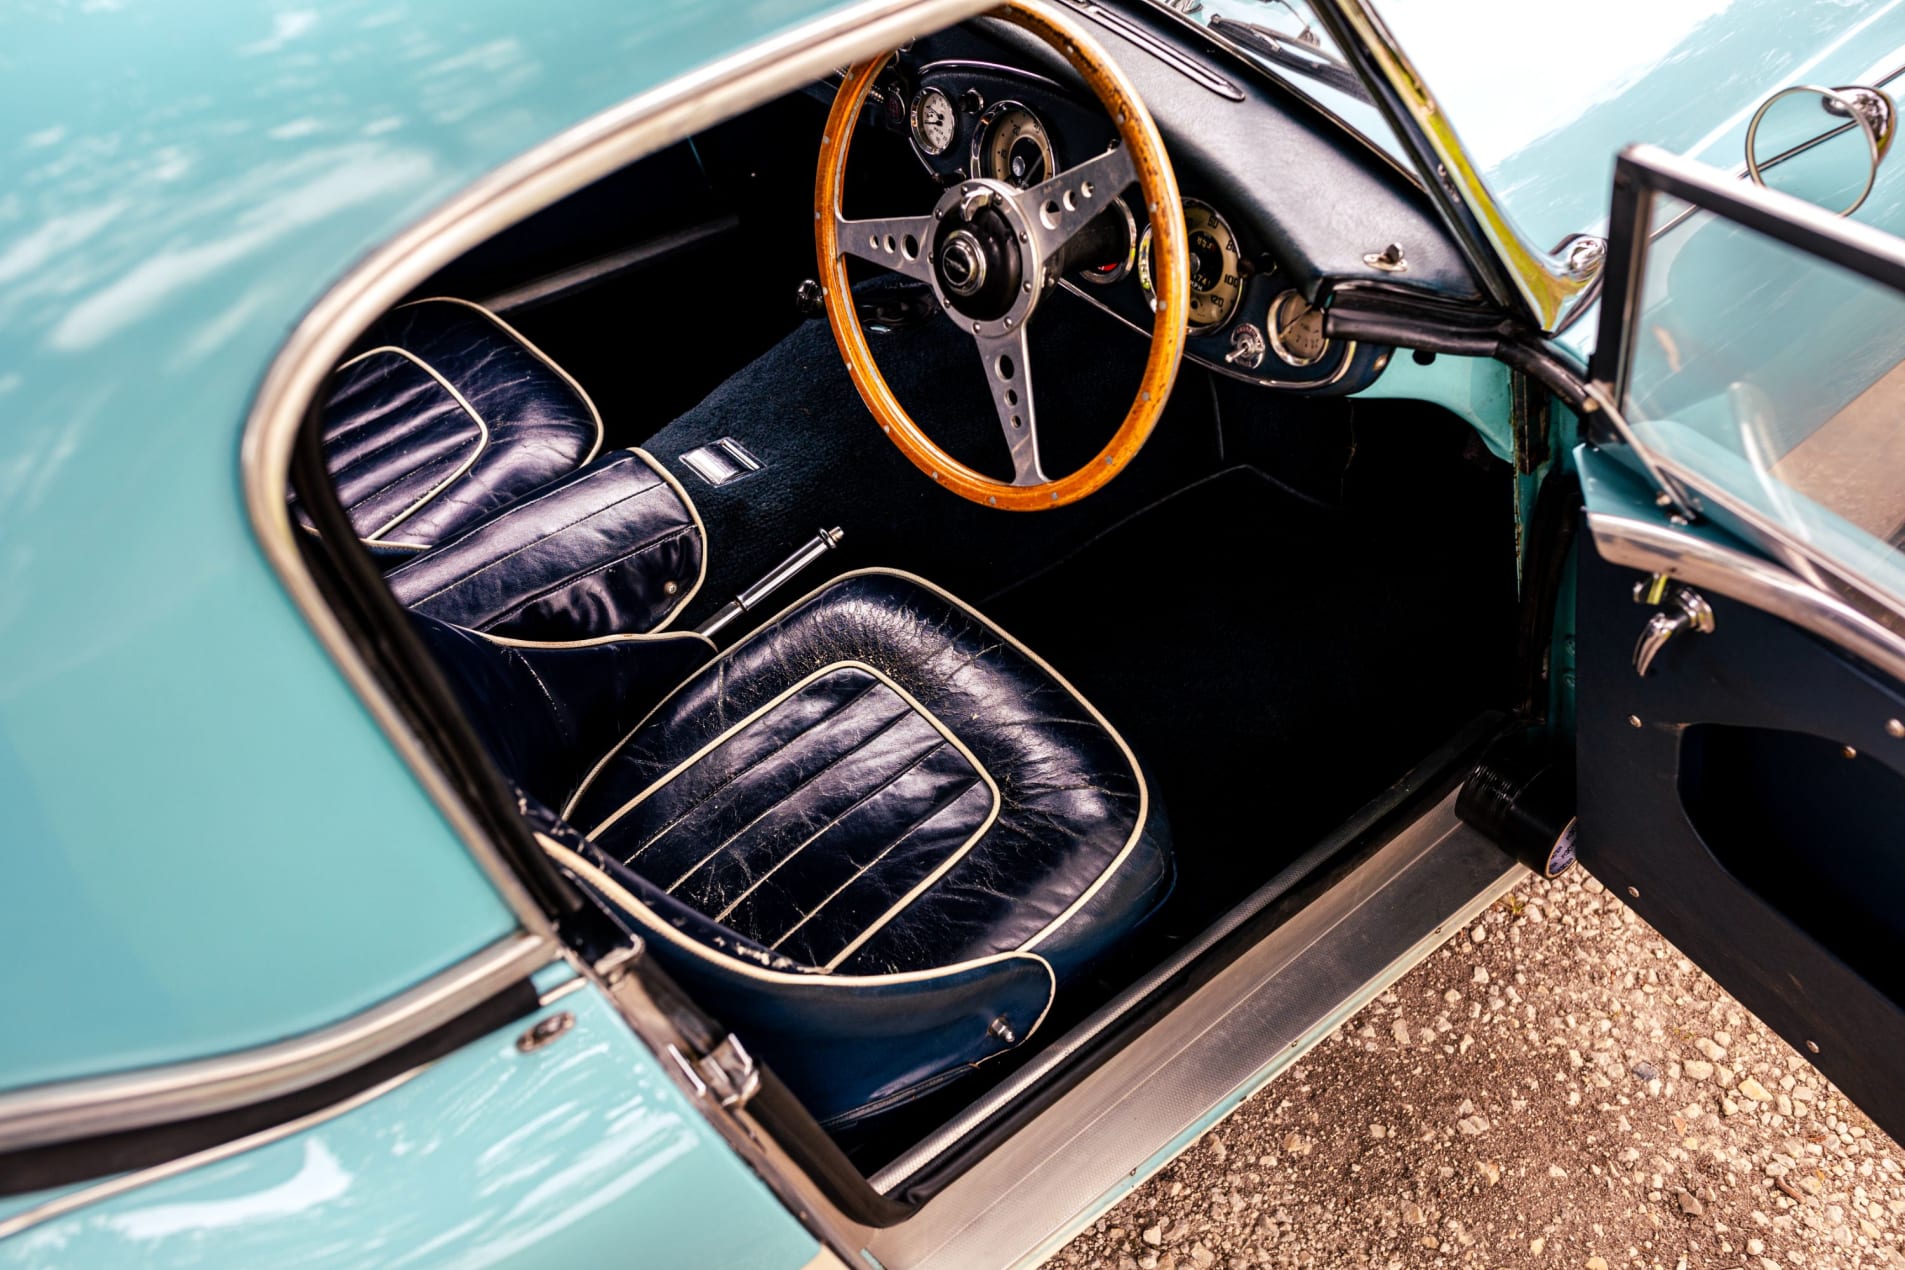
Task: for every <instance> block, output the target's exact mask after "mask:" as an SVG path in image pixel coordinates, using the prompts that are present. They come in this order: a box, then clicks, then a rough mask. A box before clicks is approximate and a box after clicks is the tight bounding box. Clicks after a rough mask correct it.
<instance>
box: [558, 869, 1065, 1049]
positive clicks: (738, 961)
mask: <svg viewBox="0 0 1905 1270" xmlns="http://www.w3.org/2000/svg"><path fill="white" fill-rule="evenodd" d="M536 842H537V843H538V844H539V845H541V847H542V849H543V850H544V851H546V852H547V853H548V854H549V857H550V858H551V859H552V860H554V861H555V862H556V863H557V864H560V865H561V866H562V867H563V868H565V869H568V870H569V871H570V872H571V873H574V874H575V875H576V876H577V877H579V878H581V879H583V880H584V881H586V882H587V883H588V884H589V885H590V886H592V887H594V888H595V889H596V890H598V891H600V892H602V893H603V894H604V895H606V896H608V897H609V898H610V899H611V900H613V901H615V904H616V907H618V908H621V909H623V910H625V911H626V912H627V913H628V914H629V916H631V917H633V918H634V919H635V920H636V921H637V922H639V923H640V924H641V925H642V927H643V928H644V929H645V930H646V931H648V932H649V933H650V934H651V935H652V936H653V937H655V938H657V939H660V940H661V941H662V942H664V943H666V944H668V945H670V946H671V947H674V948H677V949H679V950H681V951H682V952H685V953H687V954H688V955H690V956H692V957H694V958H696V959H697V960H700V961H705V962H708V963H710V964H712V965H716V966H720V967H722V968H723V969H726V970H732V971H734V972H735V973H737V974H739V975H740V976H741V977H742V978H745V979H757V980H759V981H761V982H763V983H772V984H778V985H780V986H782V987H812V988H877V987H885V986H892V985H898V984H907V983H928V982H931V981H932V980H934V979H945V978H950V977H952V976H954V975H958V974H963V973H964V972H966V971H969V970H978V969H980V968H982V967H985V966H991V965H996V964H998V963H1000V962H1005V961H1019V960H1029V961H1032V962H1034V963H1036V964H1038V965H1039V966H1042V967H1044V969H1045V975H1046V989H1045V1008H1044V1009H1043V1010H1041V1011H1039V1016H1038V1018H1036V1019H1034V1020H1033V1022H1032V1026H1031V1027H1029V1028H1027V1029H1026V1030H1025V1032H1024V1033H1023V1034H1022V1035H1021V1036H1020V1037H1019V1044H1020V1045H1022V1044H1024V1043H1025V1042H1026V1041H1027V1040H1029V1039H1031V1036H1032V1034H1033V1033H1034V1032H1036V1031H1038V1029H1039V1025H1040V1024H1041V1023H1044V1022H1045V1017H1046V1015H1048V1014H1050V1013H1051V1011H1052V1001H1053V999H1054V998H1055V997H1056V996H1057V995H1058V975H1057V972H1055V971H1054V970H1053V969H1052V963H1051V962H1049V961H1047V960H1046V959H1045V958H1043V957H1041V956H1039V955H1038V954H1037V953H1034V952H1027V951H1025V950H1024V949H1019V948H1015V949H1012V950H1010V951H1008V952H1002V953H991V954H989V955H987V956H984V957H975V958H973V959H972V960H971V961H961V962H956V963H954V964H953V965H950V966H934V967H932V968H931V969H929V970H902V971H898V972H896V973H893V974H883V975H836V974H811V973H810V974H795V973H792V972H790V971H786V970H769V969H767V968H766V967H765V966H757V965H754V964H753V963H751V962H749V961H746V960H743V959H742V958H740V957H736V956H733V955H731V954H727V953H721V952H717V951H716V950H715V949H712V948H710V947H708V946H707V945H706V944H703V943H701V942H700V941H699V940H695V939H690V938H689V937H688V936H686V935H684V934H682V933H681V932H680V931H678V930H676V929H675V928H674V927H673V926H672V925H670V924H669V923H668V922H665V921H663V920H662V919H661V918H660V916H658V915H657V914H656V913H655V911H654V910H653V909H651V908H649V907H648V905H646V904H644V903H643V902H642V901H641V900H640V899H639V898H637V897H636V895H635V893H634V892H632V891H630V890H629V889H628V888H627V887H625V886H623V885H622V884H621V883H620V882H618V881H616V880H615V879H614V878H613V877H611V876H610V875H609V874H607V873H605V872H603V871H602V870H601V869H600V868H598V867H597V866H596V865H595V864H594V863H592V862H591V861H589V860H588V859H586V858H584V857H583V856H580V855H577V854H576V853H575V852H574V851H571V850H570V849H569V848H568V847H565V846H563V845H562V844H561V843H560V842H557V841H556V840H555V839H554V838H551V837H550V836H549V835H547V834H544V833H538V834H537V835H536ZM1014 1048H1017V1047H1016V1046H1007V1047H1006V1048H1005V1049H1004V1050H1001V1051H1000V1053H1006V1052H1009V1051H1010V1050H1012V1049H1014ZM988 1057H991V1056H990V1055H989V1056H988Z"/></svg>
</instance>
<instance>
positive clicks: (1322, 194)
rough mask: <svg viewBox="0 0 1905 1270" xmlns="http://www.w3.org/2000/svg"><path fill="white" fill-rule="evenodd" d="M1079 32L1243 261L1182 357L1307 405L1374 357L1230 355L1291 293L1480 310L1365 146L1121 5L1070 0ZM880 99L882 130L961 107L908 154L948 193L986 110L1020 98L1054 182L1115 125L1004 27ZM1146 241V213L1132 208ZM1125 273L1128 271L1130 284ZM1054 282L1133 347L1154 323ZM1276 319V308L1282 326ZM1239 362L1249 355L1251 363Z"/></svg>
mask: <svg viewBox="0 0 1905 1270" xmlns="http://www.w3.org/2000/svg"><path fill="white" fill-rule="evenodd" d="M1070 3H1072V4H1073V5H1074V7H1076V8H1079V9H1080V10H1081V14H1080V16H1081V18H1084V19H1085V20H1087V21H1088V22H1089V23H1090V29H1091V30H1092V33H1093V34H1094V35H1095V36H1096V37H1097V38H1098V39H1099V42H1100V43H1101V44H1102V45H1103V46H1104V47H1105V48H1106V49H1107V51H1108V52H1110V54H1111V55H1112V57H1113V58H1115V59H1116V60H1117V62H1118V64H1119V66H1120V67H1121V68H1122V69H1123V70H1124V71H1125V73H1126V74H1127V75H1128V76H1129V78H1130V79H1131V80H1132V82H1133V84H1134V85H1135V86H1136V87H1137V89H1138V91H1139V93H1140V94H1141V95H1142V96H1143V98H1144V100H1145V103H1146V105H1147V106H1148V107H1149V109H1150V111H1151V114H1152V116H1153V118H1155V119H1156V121H1157V123H1158V127H1159V130H1160V131H1161V132H1162V134H1163V136H1164V139H1165V143H1166V145H1167V147H1168V148H1169V151H1170V154H1171V159H1172V165H1173V167H1174V168H1175V169H1176V172H1177V177H1178V184H1179V187H1180V190H1181V192H1182V193H1183V194H1184V195H1185V197H1186V198H1187V199H1194V200H1198V201H1200V202H1203V203H1206V204H1208V205H1210V206H1211V207H1213V208H1215V209H1216V210H1217V212H1218V213H1219V214H1220V215H1221V216H1222V218H1223V219H1224V220H1225V221H1227V222H1228V224H1229V227H1230V228H1231V230H1232V231H1233V232H1234V235H1235V238H1236V241H1237V244H1238V247H1239V248H1240V252H1241V255H1242V258H1243V263H1244V269H1243V275H1244V276H1243V277H1242V279H1241V290H1242V293H1243V294H1242V298H1241V300H1240V302H1239V304H1238V307H1237V311H1236V313H1235V314H1234V315H1232V316H1229V317H1228V318H1227V320H1226V321H1224V322H1223V323H1221V324H1219V325H1215V326H1213V327H1212V328H1211V329H1210V330H1208V331H1207V332H1201V333H1200V332H1194V333H1193V336H1192V338H1191V340H1190V341H1189V343H1188V346H1187V354H1188V355H1189V356H1191V357H1193V358H1194V359H1195V360H1197V361H1198V362H1200V363H1203V364H1204V365H1206V366H1209V367H1211V368H1212V369H1214V370H1217V371H1220V372H1222V373H1225V374H1228V375H1233V376H1236V377H1238V378H1242V379H1246V380H1250V381H1253V382H1257V383H1263V384H1268V385H1275V386H1285V387H1290V388H1296V389H1304V390H1309V391H1330V392H1353V391H1356V390H1357V389H1358V388H1360V387H1363V386H1364V385H1366V384H1367V383H1368V382H1369V381H1370V380H1371V379H1373V378H1374V376H1375V374H1376V373H1377V372H1379V371H1380V370H1381V368H1382V366H1383V364H1384V363H1385V361H1386V359H1387V355H1388V351H1389V350H1387V349H1376V348H1370V347H1369V346H1367V345H1365V346H1362V347H1360V348H1358V347H1355V346H1354V345H1349V344H1345V343H1342V342H1335V343H1333V344H1332V346H1331V347H1330V348H1329V349H1328V351H1327V352H1326V353H1325V355H1324V356H1322V357H1321V358H1319V359H1317V360H1315V361H1313V362H1311V363H1310V364H1309V365H1298V364H1293V363H1292V362H1291V361H1287V360H1285V359H1283V358H1281V357H1279V356H1278V350H1277V349H1276V347H1275V345H1274V342H1273V341H1271V340H1270V339H1268V338H1264V339H1263V341H1262V342H1263V343H1265V344H1266V345H1269V347H1267V348H1266V350H1265V352H1264V355H1263V360H1262V362H1261V364H1260V365H1258V366H1256V367H1254V368H1251V367H1248V366H1247V365H1243V364H1240V362H1239V361H1238V360H1237V357H1236V356H1234V355H1235V354H1236V353H1237V351H1238V349H1237V344H1235V343H1233V341H1239V342H1243V343H1246V344H1248V343H1251V342H1254V341H1253V339H1252V337H1251V333H1248V332H1242V331H1241V329H1240V328H1243V327H1245V326H1249V327H1253V328H1255V335H1256V336H1262V337H1267V336H1269V335H1270V334H1271V333H1273V332H1274V331H1276V330H1277V329H1279V328H1278V327H1277V326H1276V325H1275V324H1273V323H1272V322H1271V317H1270V315H1271V311H1272V309H1273V307H1274V306H1278V305H1280V304H1282V305H1289V306H1291V309H1298V308H1300V307H1302V306H1297V305H1295V304H1294V301H1293V299H1292V298H1290V297H1287V296H1286V293H1287V292H1290V291H1295V292H1296V293H1297V295H1298V296H1300V297H1301V298H1302V299H1303V300H1305V301H1308V302H1310V303H1321V304H1326V303H1327V302H1328V298H1329V296H1330V295H1331V293H1332V292H1333V291H1334V290H1335V289H1336V288H1338V287H1340V286H1343V285H1344V284H1354V285H1355V286H1356V287H1357V288H1376V289H1381V290H1390V291H1407V292H1413V293H1415V294H1417V295H1421V296H1427V297H1432V298H1434V299H1436V300H1437V301H1440V302H1441V303H1443V304H1445V305H1448V306H1451V307H1455V308H1463V307H1468V306H1474V307H1475V309H1476V310H1477V312H1478V313H1479V312H1480V311H1481V310H1482V309H1483V307H1484V300H1483V297H1482V293H1481V291H1480V288H1479V287H1478V286H1477V285H1476V283H1475V281H1474V279H1473V277H1472V276H1471V274H1470V273H1469V271H1468V268H1467V266H1466V265H1465V264H1464V262H1463V261H1462V258H1461V255H1460V253H1459V250H1458V249H1457V247H1456V245H1455V244H1454V243H1453V242H1452V241H1451V240H1450V238H1449V236H1448V234H1447V232H1446V231H1445V230H1444V229H1443V227H1442V226H1441V224H1440V222H1439V221H1438V220H1437V219H1436V215H1435V212H1434V210H1433V209H1432V207H1431V206H1430V204H1429V200H1428V198H1427V196H1426V195H1425V194H1424V193H1423V191H1422V190H1421V189H1420V187H1419V186H1417V185H1416V184H1415V182H1414V181H1413V180H1412V179H1411V178H1409V177H1408V176H1406V175H1404V174H1403V173H1402V172H1401V171H1399V170H1398V169H1397V168H1396V167H1395V165H1394V164H1393V163H1392V162H1391V161H1390V160H1389V159H1388V157H1387V156H1384V155H1381V154H1379V153H1377V152H1375V151H1374V150H1372V149H1371V147H1370V146H1369V144H1368V143H1367V142H1365V141H1364V140H1363V139H1361V138H1360V137H1356V136H1354V135H1352V134H1350V133H1349V132H1348V131H1347V130H1346V129H1344V128H1343V127H1342V125H1341V124H1339V123H1338V122H1337V121H1335V120H1334V119H1333V118H1331V117H1329V116H1328V115H1327V114H1325V113H1324V112H1322V111H1321V110H1320V109H1318V108H1317V107H1315V106H1314V105H1313V104H1312V103H1311V102H1309V101H1308V100H1307V99H1305V98H1303V97H1301V96H1300V95H1298V94H1297V93H1295V92H1293V91H1290V90H1289V89H1288V88H1287V87H1286V86H1284V85H1281V84H1279V83H1277V82H1276V81H1275V80H1273V79H1272V78H1270V77H1269V76H1267V75H1266V74H1264V73H1263V72H1262V71H1261V70H1260V69H1259V68H1256V67H1254V66H1251V65H1249V64H1246V63H1243V62H1242V61H1240V60H1239V59H1238V58H1237V57H1236V56H1235V55H1234V54H1232V53H1230V52H1229V51H1228V50H1225V49H1223V48H1221V47H1220V46H1218V45H1216V44H1215V43H1213V42H1211V41H1209V40H1208V39H1207V38H1204V37H1202V36H1201V35H1200V34H1199V32H1198V31H1197V29H1196V28H1195V27H1194V26H1193V25H1191V24H1186V23H1174V22H1170V21H1168V17H1169V15H1166V14H1162V13H1155V14H1154V13H1151V12H1149V9H1148V6H1144V5H1134V6H1131V7H1130V8H1128V9H1127V8H1122V7H1121V8H1119V9H1118V10H1116V11H1108V10H1106V9H1104V8H1102V7H1100V6H1099V5H1098V4H1096V3H1095V2H1094V0H1070ZM886 87H887V88H888V90H889V92H890V93H892V94H893V95H894V96H895V97H896V98H897V100H894V101H891V102H890V104H889V108H888V111H887V121H888V123H889V126H892V127H895V128H896V129H905V128H906V127H907V124H908V120H907V118H906V115H907V110H906V107H907V106H909V105H910V104H911V103H912V102H913V101H914V100H916V97H917V94H918V92H919V91H920V90H921V89H923V88H926V87H938V88H940V89H941V90H942V91H944V92H946V94H947V96H948V97H949V98H950V100H951V101H953V102H954V103H956V104H957V106H958V110H957V119H956V124H955V127H956V136H955V137H954V139H953V141H952V143H951V144H950V145H948V146H946V147H945V148H944V149H943V151H942V152H941V153H939V154H937V155H935V154H930V153H927V152H926V151H925V150H923V149H922V148H921V147H920V146H919V144H918V143H917V142H914V143H913V151H914V154H915V155H916V157H917V158H918V159H919V160H920V161H921V163H923V164H924V165H925V166H926V167H927V168H928V169H929V170H930V171H931V172H932V174H933V176H934V177H935V178H936V179H937V180H939V181H941V182H942V183H943V182H946V181H950V180H956V179H959V178H960V177H961V176H964V175H968V174H970V173H971V169H972V166H973V163H974V160H975V157H976V156H975V155H974V153H973V141H974V135H973V134H974V131H975V129H977V128H978V127H979V125H980V120H981V118H982V116H983V115H984V113H985V111H986V109H987V108H988V107H989V106H992V105H995V104H997V103H999V102H1002V101H1018V102H1021V103H1022V104H1023V105H1025V106H1026V107H1027V108H1029V109H1030V110H1031V111H1032V112H1033V114H1034V115H1035V116H1037V118H1038V119H1039V121H1040V122H1041V123H1042V124H1044V126H1045V129H1046V131H1047V132H1048V133H1049V135H1050V139H1051V148H1052V150H1053V151H1054V160H1055V164H1056V166H1057V167H1058V168H1059V169H1061V170H1062V169H1063V168H1065V167H1067V166H1070V165H1072V164H1075V163H1077V162H1079V161H1080V160H1082V159H1085V158H1089V157H1091V156H1092V155H1094V154H1096V153H1097V152H1098V151H1100V150H1101V149H1103V147H1104V146H1105V145H1106V144H1108V143H1109V141H1110V139H1111V137H1112V135H1113V133H1112V128H1111V125H1110V121H1109V120H1107V119H1105V118H1104V116H1103V113H1102V110H1101V108H1100V107H1099V106H1098V104H1097V102H1096V100H1095V99H1094V98H1093V97H1092V96H1091V95H1090V93H1089V92H1088V91H1087V90H1086V89H1085V88H1084V87H1083V85H1082V84H1080V83H1079V82H1078V81H1077V79H1076V77H1075V75H1074V74H1073V72H1072V71H1071V68H1070V67H1069V66H1068V65H1066V63H1065V62H1064V61H1063V59H1062V58H1060V57H1059V56H1058V55H1057V54H1055V53H1054V52H1052V50H1050V49H1049V48H1047V47H1046V46H1045V45H1044V44H1043V43H1041V42H1040V41H1038V40H1036V39H1035V38H1033V37H1031V36H1029V35H1026V34H1025V33H1024V32H1022V31H1019V30H1018V29H1017V28H1014V27H1010V26H1007V25H1006V24H1004V23H1001V22H997V21H992V20H988V19H983V18H982V19H977V20H975V21H972V22H968V23H965V24H963V25H961V26H959V27H955V28H952V29H950V30H947V31H943V32H940V33H939V34H937V35H934V36H930V37H927V38H924V39H921V40H919V41H917V42H916V43H915V44H913V45H912V46H910V47H909V48H908V49H907V50H905V51H904V53H903V54H902V56H901V58H900V60H899V62H898V63H897V65H896V67H895V68H894V70H893V71H892V72H890V77H889V80H888V81H887V85H886ZM1134 219H1135V220H1136V221H1137V228H1138V232H1139V233H1140V234H1141V233H1142V232H1143V228H1144V226H1143V217H1142V209H1135V211H1134ZM1391 243H1396V244H1400V245H1401V246H1402V248H1403V255H1404V258H1405V260H1406V262H1407V264H1406V268H1404V269H1403V270H1400V271H1394V270H1390V269H1384V268H1381V267H1379V266H1378V265H1377V264H1375V263H1372V262H1371V261H1369V260H1366V259H1365V257H1373V256H1377V255H1379V254H1380V253H1382V252H1383V251H1384V249H1385V248H1386V247H1387V246H1388V245H1389V244H1391ZM1134 275H1135V270H1134ZM1066 285H1067V286H1068V287H1070V288H1071V289H1072V290H1074V291H1075V292H1077V293H1079V294H1081V295H1083V296H1084V297H1085V298H1086V299H1087V300H1089V301H1091V302H1093V303H1095V304H1098V305H1100V306H1101V307H1104V308H1106V309H1108V310H1110V311H1111V312H1113V313H1114V314H1115V315H1117V316H1118V317H1119V318H1121V319H1122V320H1124V321H1125V322H1127V323H1128V324H1130V325H1132V326H1134V327H1136V328H1137V329H1139V330H1140V331H1144V332H1146V333H1148V332H1149V329H1150V310H1149V305H1148V301H1147V300H1146V299H1145V296H1144V293H1143V290H1142V289H1141V287H1139V286H1138V285H1135V280H1134V279H1126V280H1124V281H1119V282H1116V283H1113V284H1110V285H1105V286H1095V285H1091V284H1090V283H1088V282H1084V281H1082V280H1080V279H1078V278H1075V277H1074V278H1068V279H1067V280H1066ZM1291 309H1285V310H1281V311H1285V312H1287V311H1291ZM1249 356H1250V350H1249V349H1246V350H1244V359H1245V361H1247V360H1248V359H1249Z"/></svg>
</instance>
